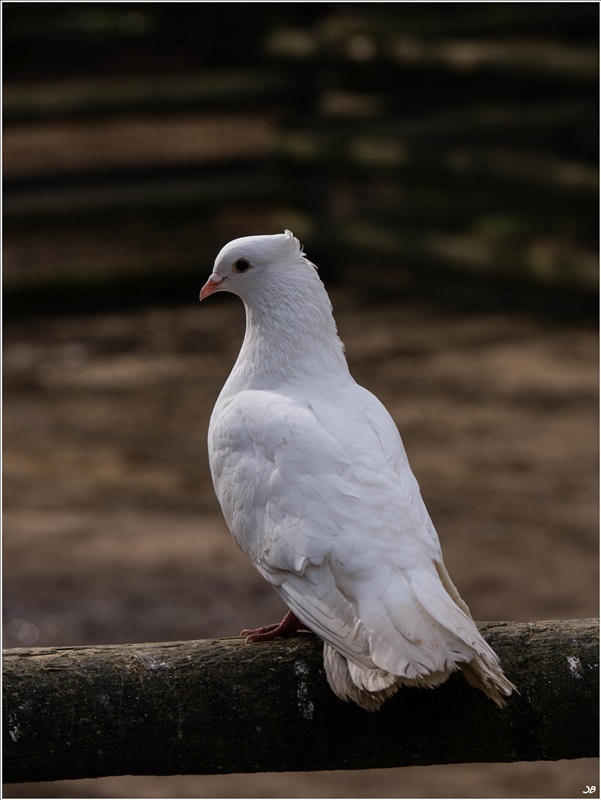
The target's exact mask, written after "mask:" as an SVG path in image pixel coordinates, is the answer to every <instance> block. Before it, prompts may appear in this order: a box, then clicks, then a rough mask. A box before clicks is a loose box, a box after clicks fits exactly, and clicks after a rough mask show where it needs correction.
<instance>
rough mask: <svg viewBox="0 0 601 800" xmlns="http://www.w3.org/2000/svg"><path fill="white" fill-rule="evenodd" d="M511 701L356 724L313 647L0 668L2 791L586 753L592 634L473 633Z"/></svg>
mask: <svg viewBox="0 0 601 800" xmlns="http://www.w3.org/2000/svg"><path fill="white" fill-rule="evenodd" d="M479 627H480V630H481V631H482V633H483V634H484V636H485V637H486V639H487V640H488V641H489V642H490V643H491V645H492V646H493V647H494V648H495V650H496V651H497V652H498V653H499V656H500V657H501V660H502V662H503V665H504V668H505V670H506V672H507V674H508V676H509V677H510V678H511V680H513V681H514V682H515V683H516V684H517V686H518V687H519V690H520V694H519V695H514V696H513V697H512V698H511V699H510V700H509V703H508V705H507V707H506V708H505V709H503V710H500V709H498V708H497V707H496V706H495V705H494V704H493V703H492V702H490V700H487V699H486V698H485V697H484V695H482V694H481V693H480V692H478V691H477V690H475V689H473V688H471V687H469V686H468V685H467V683H466V682H465V681H464V679H463V678H462V676H461V675H460V674H457V675H453V676H452V678H451V680H449V681H448V682H447V683H446V684H445V685H444V686H442V687H440V688H438V689H435V690H426V689H421V690H418V689H402V690H401V691H400V692H399V693H398V694H397V695H396V696H395V697H394V698H393V699H392V700H390V701H389V702H387V703H386V704H385V705H384V707H383V708H382V710H381V711H379V712H377V713H374V714H370V713H368V712H365V711H362V710H361V709H359V708H357V707H356V706H354V705H347V704H345V703H343V702H341V701H340V700H338V699H337V698H336V697H335V696H334V695H333V694H332V692H331V691H330V689H329V688H328V686H327V684H326V681H325V678H324V673H323V664H322V646H321V642H320V641H319V640H318V639H317V638H316V637H314V636H313V635H311V634H299V635H297V636H295V637H292V638H289V639H286V640H280V641H276V642H269V643H262V644H253V645H246V644H245V643H244V641H243V640H242V639H219V640H205V641H190V642H169V643H161V644H128V645H114V646H104V647H71V648H68V647H63V648H32V649H15V650H8V651H5V654H4V693H5V699H4V731H3V733H4V780H5V781H7V782H22V781H42V780H58V779H69V778H87V777H99V776H104V775H126V774H128V775H143V774H144V775H175V774H200V773H226V772H259V771H261V772H262V771H283V770H286V771H287V770H299V771H302V770H329V769H364V768H371V767H398V766H409V765H425V764H445V763H458V762H493V761H532V760H555V759H564V758H581V757H587V756H594V755H596V754H597V753H598V746H597V730H598V728H597V710H598V642H599V637H598V623H597V620H561V621H551V622H533V623H507V622H488V623H480V624H479Z"/></svg>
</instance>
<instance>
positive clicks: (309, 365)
mask: <svg viewBox="0 0 601 800" xmlns="http://www.w3.org/2000/svg"><path fill="white" fill-rule="evenodd" d="M316 284H317V285H315V284H313V285H311V286H310V287H308V289H307V290H306V291H303V290H302V288H299V287H296V288H295V292H294V295H293V296H291V295H288V294H287V293H286V292H282V293H278V292H276V291H273V292H272V293H271V294H270V296H269V297H268V298H267V300H265V298H263V301H262V302H261V303H260V304H255V303H252V302H245V307H246V333H245V336H244V341H243V343H242V348H241V350H240V354H239V356H238V360H237V361H236V364H235V366H234V369H233V370H232V374H231V376H230V380H229V381H228V383H230V382H231V383H232V384H234V385H231V386H230V387H229V388H230V389H231V390H234V391H240V390H241V389H252V388H261V389H265V388H271V389H277V387H278V386H280V385H282V384H284V383H291V382H295V381H299V382H303V381H306V380H311V379H315V380H330V381H332V382H336V380H337V379H338V380H346V379H348V376H349V371H348V365H347V362H346V358H345V356H344V348H343V345H342V342H341V341H340V339H339V338H338V334H337V331H336V323H335V321H334V317H333V315H332V308H331V304H330V301H329V298H328V295H327V293H326V291H325V289H324V287H323V284H322V283H321V281H319V279H317V281H316ZM226 386H227V384H226ZM224 388H225V387H224Z"/></svg>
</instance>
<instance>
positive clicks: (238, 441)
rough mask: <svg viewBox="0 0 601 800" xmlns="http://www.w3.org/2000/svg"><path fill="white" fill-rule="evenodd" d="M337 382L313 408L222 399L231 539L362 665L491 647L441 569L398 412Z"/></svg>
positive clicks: (412, 663)
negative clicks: (336, 392) (400, 430)
mask: <svg viewBox="0 0 601 800" xmlns="http://www.w3.org/2000/svg"><path fill="white" fill-rule="evenodd" d="M340 392H341V394H339V395H338V397H337V398H336V399H337V401H338V402H332V398H331V397H330V398H329V399H328V400H327V401H326V400H322V401H321V402H317V401H313V399H312V400H311V403H312V405H311V404H309V403H308V402H306V401H303V400H302V399H301V398H300V397H298V396H297V397H294V396H291V395H290V394H288V395H283V394H278V393H276V392H267V391H258V390H249V391H243V392H240V393H239V394H237V395H235V396H234V397H233V398H232V399H230V400H229V401H227V400H226V401H224V402H223V403H221V404H218V406H217V407H216V411H215V414H214V417H213V419H212V421H211V426H210V429H209V452H210V454H211V468H212V472H213V479H214V483H215V490H216V493H217V496H218V498H219V501H220V503H221V506H222V509H223V513H224V516H225V518H226V521H227V523H228V525H229V527H230V530H231V531H232V534H233V536H234V538H235V539H236V541H237V543H238V544H239V546H240V547H241V548H242V550H244V552H246V553H247V554H248V555H249V556H250V558H251V559H252V561H253V562H254V564H255V566H256V567H257V568H258V570H259V571H260V573H261V574H262V575H263V576H264V577H265V578H266V579H267V580H268V581H269V582H270V583H271V584H272V585H273V586H274V588H275V589H276V591H278V593H279V594H280V595H281V596H282V598H283V599H284V601H285V602H286V603H287V605H288V606H289V607H290V608H291V609H292V610H293V611H294V613H295V614H296V615H297V617H298V618H299V619H300V620H302V621H303V622H304V623H305V624H306V625H307V626H308V627H309V628H311V629H312V630H313V631H315V633H317V634H318V635H319V636H321V637H322V638H323V639H324V640H325V641H326V642H328V643H329V644H331V645H332V646H333V647H334V648H335V649H336V650H337V651H338V652H340V653H342V654H343V655H345V656H346V657H347V658H348V659H350V660H351V661H352V662H353V663H355V664H357V665H362V666H363V667H367V668H369V669H379V670H385V671H386V672H390V673H392V674H393V675H397V676H399V675H402V676H404V677H407V678H410V679H414V678H419V676H423V675H427V674H431V673H434V672H439V671H442V670H447V669H449V668H452V665H454V664H456V663H458V662H467V661H470V660H471V659H472V658H473V656H474V650H475V651H476V652H477V653H484V652H485V653H486V654H487V655H490V653H492V651H490V648H488V645H486V643H485V642H484V641H483V640H482V639H481V637H480V635H479V633H478V631H477V629H476V627H475V625H474V623H473V621H472V619H471V617H470V616H469V612H467V607H466V606H465V604H463V602H462V601H461V599H460V598H458V599H459V604H458V603H457V602H455V600H453V599H452V598H451V596H450V595H449V593H448V591H447V590H446V589H445V588H444V586H443V584H442V582H441V580H440V572H439V570H440V569H442V570H444V567H443V566H442V557H441V552H440V545H439V542H438V537H437V535H436V532H435V530H434V528H433V526H432V523H431V521H430V518H429V516H428V513H427V511H426V508H425V505H424V503H423V501H422V498H421V495H420V492H419V487H418V485H417V482H416V480H415V478H414V476H413V474H412V473H411V470H410V468H409V465H408V462H407V458H406V455H405V451H404V448H403V446H402V443H401V440H400V436H399V434H398V431H397V429H396V426H395V425H394V422H393V420H392V419H391V417H390V415H389V414H388V412H387V411H386V410H385V408H384V407H383V406H382V405H381V403H380V402H379V401H378V400H377V399H376V398H375V397H374V396H373V395H372V394H371V393H369V392H368V391H367V390H365V389H363V388H361V387H359V386H358V385H357V384H355V383H354V382H353V383H351V384H347V385H346V386H345V387H344V390H343V389H342V388H340ZM444 574H445V575H446V572H445V573H444ZM453 588H454V587H453ZM457 597H458V595H457ZM489 651H490V653H489Z"/></svg>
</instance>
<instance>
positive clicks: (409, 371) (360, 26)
mask: <svg viewBox="0 0 601 800" xmlns="http://www.w3.org/2000/svg"><path fill="white" fill-rule="evenodd" d="M2 11H3V27H4V42H3V50H4V106H3V112H4V140H3V155H4V259H3V262H4V269H3V275H4V288H3V291H4V316H5V323H4V615H5V619H4V646H5V647H20V646H21V647H23V646H25V647H26V646H32V645H33V646H41V645H44V646H45V645H57V646H58V645H82V644H84V645H85V644H102V643H120V642H140V641H163V640H176V639H190V638H205V637H219V636H232V635H236V634H237V633H238V631H239V630H240V629H241V628H243V627H247V626H251V625H261V624H266V623H268V622H272V621H276V620H277V619H279V618H280V615H281V614H282V612H283V607H282V605H281V603H280V601H279V600H278V599H277V597H276V596H275V594H274V593H273V591H272V590H271V589H270V588H269V587H268V586H267V584H265V583H264V582H262V581H261V579H260V578H259V576H258V574H256V573H255V571H254V569H253V568H252V567H251V565H250V564H249V563H248V562H247V561H246V559H245V557H244V556H242V554H240V553H239V552H238V551H237V549H236V546H235V545H234V543H233V541H232V540H231V538H230V535H229V533H228V531H227V529H226V527H225V524H224V522H223V520H222V517H221V513H220V510H219V507H218V505H217V501H216V499H215V497H214V494H213V489H212V485H211V480H210V475H209V471H208V463H207V453H206V429H207V425H208V419H209V415H210V412H211V410H212V407H213V404H214V401H215V399H216V397H217V394H218V393H219V390H220V388H221V386H222V385H223V382H224V380H225V378H226V377H227V374H228V373H229V370H230V368H231V366H232V364H233V362H234V360H235V357H236V354H237V352H238V349H239V346H240V342H241V338H242V335H243V331H244V314H243V310H242V307H241V305H240V303H239V301H237V300H236V299H235V298H232V297H227V296H225V295H219V296H217V297H215V298H212V299H211V300H210V301H208V302H207V303H205V304H203V306H202V308H201V307H199V305H198V292H199V290H200V287H201V286H202V284H203V283H204V281H205V280H206V277H207V276H208V274H209V272H210V270H211V268H212V264H213V260H214V257H215V255H216V254H217V252H218V251H219V249H220V248H221V247H222V246H223V245H224V244H225V243H226V242H227V241H228V240H229V239H231V238H235V237H238V236H243V235H248V234H256V233H276V232H280V231H282V230H283V229H284V228H291V229H292V230H293V231H294V232H295V234H296V235H297V236H299V237H300V238H301V240H302V241H303V244H304V245H305V249H306V251H307V252H308V254H309V256H310V258H311V259H312V260H313V261H315V262H316V263H317V264H318V266H319V269H320V274H321V276H322V278H323V280H324V282H325V283H326V286H327V288H328V290H329V292H330V294H331V297H332V300H333V303H334V310H335V314H336V318H337V321H338V326H339V332H340V334H341V337H342V339H343V341H344V342H345V344H346V348H347V354H348V359H349V362H350V365H351V371H352V372H353V374H354V376H355V378H356V379H357V380H358V381H359V382H360V383H362V384H364V385H366V386H367V387H368V388H369V389H371V390H372V391H373V392H374V393H375V394H377V395H378V396H379V397H380V398H381V399H382V401H383V402H384V403H385V404H386V405H387V407H388V408H389V410H390V411H391V413H392V414H393V416H394V418H395V421H396V422H397V424H398V426H399V429H400V430H401V433H402V435H403V438H404V441H405V445H406V448H407V451H408V454H409V457H410V460H411V463H412V466H413V470H414V472H415V474H416V476H417V478H418V480H419V482H420V485H421V488H422V493H423V495H424V498H425V500H426V503H427V505H428V507H429V510H430V513H431V516H432V517H433V520H434V523H435V525H436V526H437V528H438V531H439V535H440V538H441V542H442V546H443V551H444V553H445V560H446V563H447V566H448V568H449V571H450V573H451V575H452V576H453V579H454V581H455V582H456V583H457V585H458V587H459V588H460V590H461V593H462V595H463V596H464V598H465V599H466V601H467V602H468V604H469V605H470V607H471V609H472V612H473V614H474V617H475V618H476V619H489V620H492V619H513V620H524V621H526V620H534V619H552V618H556V619H557V618H575V617H588V616H597V614H598V609H597V596H598V592H597V586H598V582H597V581H598V576H597V565H598V560H597V530H598V520H597V508H598V504H597V494H598V474H597V472H598V471H597V467H598V453H597V444H598V424H597V412H598V399H597V398H598V378H597V365H598V346H597V321H596V313H597V307H598V253H597V244H598V137H599V133H598V13H599V12H598V6H597V4H596V3H445V4H430V3H424V4H422V3H393V4H384V3H369V4H361V3H360V4H347V3H340V4H319V3H318V4H313V3H305V4H301V3H285V4H284V3H281V4H279V3H278V4H275V3H274V4H272V3H266V4H260V3H245V4H236V3H224V4H217V3H190V4H178V3H154V4H150V3H148V4H147V3H106V4H103V3H81V4H80V3H63V4H57V3H44V4H41V3H18V4H17V3H15V4H10V3H9V4H6V3H5V4H3V9H2ZM450 735H451V734H450ZM590 785H597V786H598V785H599V780H598V772H597V763H596V761H593V760H581V761H574V762H556V763H547V762H540V763H533V764H527V763H521V764H473V765H457V766H444V767H428V768H424V767H416V768H409V769H399V770H375V771H367V772H349V773H309V774H301V775H298V774H276V775H269V774H267V775H245V776H238V775H225V776H189V777H173V778H162V777H161V778H158V777H145V778H103V779H99V780H95V781H77V782H59V783H54V784H36V785H31V786H27V785H23V786H10V787H5V792H4V795H5V796H6V797H107V798H108V797H111V798H112V797H572V796H580V795H581V794H582V792H583V790H584V789H585V788H586V786H590Z"/></svg>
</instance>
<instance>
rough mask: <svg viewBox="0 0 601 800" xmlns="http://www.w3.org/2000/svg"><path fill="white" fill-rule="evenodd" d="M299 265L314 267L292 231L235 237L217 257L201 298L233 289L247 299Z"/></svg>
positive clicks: (232, 290)
mask: <svg viewBox="0 0 601 800" xmlns="http://www.w3.org/2000/svg"><path fill="white" fill-rule="evenodd" d="M299 266H300V267H301V268H303V267H304V268H306V267H307V266H308V267H310V268H311V269H312V270H315V265H314V264H311V262H310V261H309V260H308V259H307V258H306V257H305V254H304V253H303V250H302V247H301V244H300V242H299V240H298V239H297V238H296V237H295V236H294V234H293V233H292V232H291V231H285V232H284V233H276V234H274V235H271V236H244V237H242V238H241V239H234V240H233V241H231V242H229V244H226V245H225V247H224V248H223V249H222V250H221V252H220V253H219V255H218V256H217V258H216V259H215V266H214V267H213V272H212V273H211V274H210V275H209V279H208V281H207V282H206V283H205V285H204V286H203V287H202V289H201V291H200V299H201V300H204V299H205V298H207V297H208V296H209V295H211V294H215V292H232V293H233V294H237V295H238V296H239V297H241V298H242V299H243V300H246V299H247V298H249V297H251V296H252V295H253V294H256V293H257V292H259V291H261V290H262V289H266V290H268V288H269V285H270V284H272V283H273V282H274V280H277V278H278V276H281V275H282V273H284V272H286V271H287V270H288V269H295V268H296V269H298V267H299Z"/></svg>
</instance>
